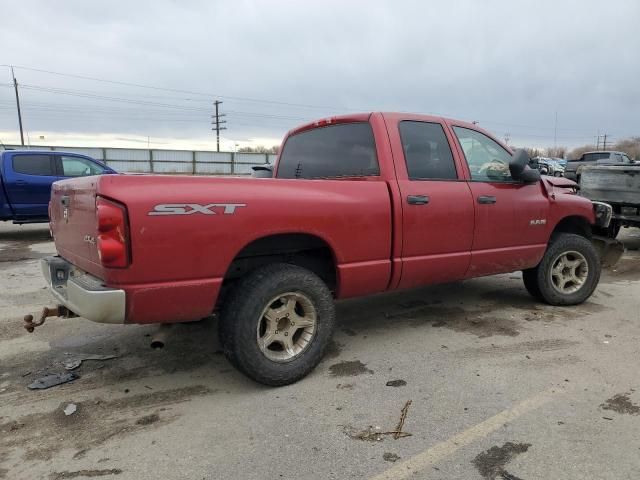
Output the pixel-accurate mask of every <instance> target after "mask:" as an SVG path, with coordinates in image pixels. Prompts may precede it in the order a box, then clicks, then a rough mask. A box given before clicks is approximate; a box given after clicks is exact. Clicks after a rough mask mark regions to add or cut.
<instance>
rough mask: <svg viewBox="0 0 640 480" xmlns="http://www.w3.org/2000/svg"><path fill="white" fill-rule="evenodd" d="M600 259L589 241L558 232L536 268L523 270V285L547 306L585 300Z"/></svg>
mask: <svg viewBox="0 0 640 480" xmlns="http://www.w3.org/2000/svg"><path fill="white" fill-rule="evenodd" d="M600 271H601V266H600V258H599V256H598V253H597V251H596V249H595V247H594V246H593V245H592V244H591V242H590V241H589V240H588V239H586V238H584V237H581V236H580V235H573V234H567V233H563V234H559V235H557V236H555V237H554V238H553V239H552V241H551V243H550V244H549V246H548V248H547V251H546V252H545V254H544V257H543V258H542V261H541V262H540V263H539V264H538V266H537V267H535V268H532V269H530V270H525V271H524V272H523V279H524V281H525V287H526V288H527V290H528V291H529V293H531V294H532V295H533V296H534V297H536V298H538V299H541V300H543V301H545V302H546V303H549V304H550V305H577V304H579V303H582V302H584V301H585V300H586V299H588V298H589V297H590V296H591V294H592V293H593V291H594V290H595V288H596V286H597V285H598V282H599V280H600Z"/></svg>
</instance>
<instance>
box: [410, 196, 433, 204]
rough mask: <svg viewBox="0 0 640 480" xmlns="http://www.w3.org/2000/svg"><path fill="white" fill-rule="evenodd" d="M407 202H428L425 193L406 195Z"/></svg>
mask: <svg viewBox="0 0 640 480" xmlns="http://www.w3.org/2000/svg"><path fill="white" fill-rule="evenodd" d="M407 203H409V204H410V205H426V204H427V203H429V197H427V196H426V195H407Z"/></svg>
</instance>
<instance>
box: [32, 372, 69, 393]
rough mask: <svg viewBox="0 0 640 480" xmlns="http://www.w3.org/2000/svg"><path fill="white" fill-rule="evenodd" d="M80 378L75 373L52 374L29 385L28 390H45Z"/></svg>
mask: <svg viewBox="0 0 640 480" xmlns="http://www.w3.org/2000/svg"><path fill="white" fill-rule="evenodd" d="M78 378H80V375H78V374H77V373H74V372H65V373H52V374H50V375H45V376H44V377H40V378H38V379H36V380H35V381H34V382H33V383H32V384H30V385H27V388H28V389H29V390H44V389H45V388H51V387H55V386H56V385H62V384H63V383H69V382H73V381H74V380H77V379H78Z"/></svg>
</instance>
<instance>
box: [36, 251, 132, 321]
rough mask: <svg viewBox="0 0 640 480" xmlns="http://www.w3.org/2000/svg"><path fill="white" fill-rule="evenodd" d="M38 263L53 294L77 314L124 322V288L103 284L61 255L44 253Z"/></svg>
mask: <svg viewBox="0 0 640 480" xmlns="http://www.w3.org/2000/svg"><path fill="white" fill-rule="evenodd" d="M40 266H41V268H42V275H43V276H44V278H45V280H46V282H47V284H48V285H49V289H50V290H51V293H52V294H53V296H54V297H55V298H56V300H58V302H60V303H61V304H62V305H64V306H65V307H67V308H68V309H69V310H71V311H72V312H73V313H75V314H76V315H78V316H80V317H84V318H86V319H87V320H92V321H94V322H100V323H124V322H125V315H126V313H125V312H126V294H125V292H124V290H119V289H115V288H109V287H105V286H104V285H103V284H102V281H101V280H100V279H99V278H96V277H94V276H92V275H89V274H88V273H85V272H83V271H81V270H78V269H77V268H76V267H75V266H74V265H72V264H71V263H69V262H67V261H66V260H65V259H64V258H62V257H45V258H43V259H42V260H41V261H40Z"/></svg>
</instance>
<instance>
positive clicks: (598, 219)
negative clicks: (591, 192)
mask: <svg viewBox="0 0 640 480" xmlns="http://www.w3.org/2000/svg"><path fill="white" fill-rule="evenodd" d="M591 203H592V204H593V213H594V216H595V224H594V227H595V229H594V230H596V231H597V232H602V231H607V230H608V229H609V225H610V224H611V219H612V217H613V208H612V207H611V205H609V204H608V203H604V202H595V201H594V202H591ZM591 242H592V243H593V245H594V246H595V247H596V250H598V254H599V255H600V262H601V263H602V266H603V267H612V266H613V265H615V264H616V263H618V261H619V260H620V258H621V257H622V255H623V254H624V245H623V244H622V242H620V241H618V240H616V239H615V238H613V237H612V236H604V235H597V234H596V235H593V236H592V237H591Z"/></svg>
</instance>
